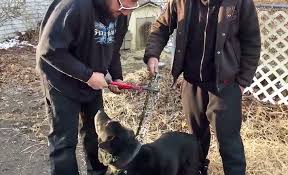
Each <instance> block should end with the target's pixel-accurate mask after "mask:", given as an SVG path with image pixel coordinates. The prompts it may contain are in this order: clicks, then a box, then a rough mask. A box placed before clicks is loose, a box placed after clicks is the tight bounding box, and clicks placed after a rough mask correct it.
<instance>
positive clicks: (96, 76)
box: [86, 72, 108, 90]
mask: <svg viewBox="0 0 288 175" xmlns="http://www.w3.org/2000/svg"><path fill="white" fill-rule="evenodd" d="M86 83H87V84H88V85H89V86H90V87H91V88H93V89H95V90H99V89H104V88H106V87H108V84H107V82H106V80H105V77H104V74H102V73H99V72H93V74H92V76H91V77H90V79H89V80H88V81H87V82H86Z"/></svg>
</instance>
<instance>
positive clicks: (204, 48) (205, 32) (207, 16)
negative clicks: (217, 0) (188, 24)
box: [200, 0, 210, 81]
mask: <svg viewBox="0 0 288 175" xmlns="http://www.w3.org/2000/svg"><path fill="white" fill-rule="evenodd" d="M209 2H210V0H208V5H207V6H208V10H207V15H206V24H205V29H204V43H203V44H204V46H203V53H202V58H201V64H200V80H201V81H203V75H202V69H203V61H204V57H205V52H206V39H207V26H208V20H209V12H210V8H209Z"/></svg>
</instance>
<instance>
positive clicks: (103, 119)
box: [94, 109, 111, 133]
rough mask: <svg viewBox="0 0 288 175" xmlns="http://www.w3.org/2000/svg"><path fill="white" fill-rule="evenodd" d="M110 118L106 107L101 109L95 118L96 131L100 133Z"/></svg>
mask: <svg viewBox="0 0 288 175" xmlns="http://www.w3.org/2000/svg"><path fill="white" fill-rule="evenodd" d="M110 120H111V119H110V118H109V117H108V115H107V114H106V113H105V112H104V109H99V110H98V112H97V114H96V115H95V118H94V124H95V129H96V132H97V133H99V132H100V131H101V130H102V129H103V128H102V127H103V126H104V125H105V123H107V122H108V121H110ZM101 128H102V129H101Z"/></svg>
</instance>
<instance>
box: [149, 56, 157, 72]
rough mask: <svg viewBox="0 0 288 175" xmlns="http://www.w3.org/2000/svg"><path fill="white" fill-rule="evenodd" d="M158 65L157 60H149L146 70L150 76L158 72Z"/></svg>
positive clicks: (152, 58) (153, 58)
mask: <svg viewBox="0 0 288 175" xmlns="http://www.w3.org/2000/svg"><path fill="white" fill-rule="evenodd" d="M158 64H159V61H158V59H157V58H155V57H151V58H149V60H148V63H147V68H148V71H149V72H150V73H151V74H152V75H155V73H157V72H158Z"/></svg>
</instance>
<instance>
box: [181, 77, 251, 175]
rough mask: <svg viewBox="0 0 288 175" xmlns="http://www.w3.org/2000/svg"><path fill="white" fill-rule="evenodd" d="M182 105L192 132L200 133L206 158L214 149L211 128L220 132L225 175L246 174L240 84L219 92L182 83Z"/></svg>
mask: <svg viewBox="0 0 288 175" xmlns="http://www.w3.org/2000/svg"><path fill="white" fill-rule="evenodd" d="M181 97H182V105H183V111H184V115H185V117H186V118H187V120H188V126H189V129H190V132H191V133H194V134H196V136H197V137H198V138H199V141H200V143H201V146H202V150H203V153H204V155H203V157H202V161H203V162H204V160H205V159H206V157H207V155H208V151H209V146H210V127H209V126H210V125H211V127H212V129H214V131H215V132H216V136H217V140H218V144H219V151H220V155H221V158H222V162H223V167H224V172H225V175H244V174H245V170H246V161H245V153H244V147H243V143H242V139H241V135H240V129H241V123H242V110H241V108H242V106H241V103H242V102H241V101H242V94H241V90H240V87H239V85H238V84H237V83H235V82H231V83H230V84H228V85H227V86H226V87H225V88H224V89H222V90H221V92H219V93H212V92H210V91H207V90H205V87H199V86H196V85H192V84H190V83H189V82H187V81H183V84H182V94H181Z"/></svg>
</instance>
